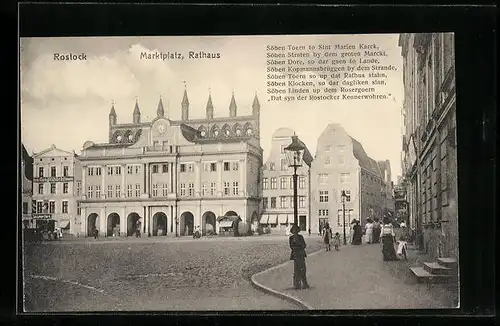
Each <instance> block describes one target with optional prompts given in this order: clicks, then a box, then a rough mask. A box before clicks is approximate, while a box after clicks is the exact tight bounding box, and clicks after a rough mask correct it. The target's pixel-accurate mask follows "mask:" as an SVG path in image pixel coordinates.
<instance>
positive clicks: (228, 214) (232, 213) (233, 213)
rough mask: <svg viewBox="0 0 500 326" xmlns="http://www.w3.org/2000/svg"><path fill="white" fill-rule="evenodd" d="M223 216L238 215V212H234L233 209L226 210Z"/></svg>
mask: <svg viewBox="0 0 500 326" xmlns="http://www.w3.org/2000/svg"><path fill="white" fill-rule="evenodd" d="M224 216H238V213H236V212H235V211H227V212H226V214H224Z"/></svg>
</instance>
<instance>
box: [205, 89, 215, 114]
mask: <svg viewBox="0 0 500 326" xmlns="http://www.w3.org/2000/svg"><path fill="white" fill-rule="evenodd" d="M205 111H206V113H207V119H213V118H214V106H213V104H212V93H211V92H210V88H208V101H207V107H206V108H205Z"/></svg>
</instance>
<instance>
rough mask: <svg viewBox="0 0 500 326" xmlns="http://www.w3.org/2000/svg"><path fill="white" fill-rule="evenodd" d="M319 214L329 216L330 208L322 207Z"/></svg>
mask: <svg viewBox="0 0 500 326" xmlns="http://www.w3.org/2000/svg"><path fill="white" fill-rule="evenodd" d="M318 215H319V216H328V209H320V210H319V211H318Z"/></svg>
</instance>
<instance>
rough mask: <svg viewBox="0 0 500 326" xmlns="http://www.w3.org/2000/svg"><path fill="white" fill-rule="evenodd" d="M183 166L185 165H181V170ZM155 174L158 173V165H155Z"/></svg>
mask: <svg viewBox="0 0 500 326" xmlns="http://www.w3.org/2000/svg"><path fill="white" fill-rule="evenodd" d="M182 166H183V164H181V168H182ZM181 170H182V169H181ZM181 172H183V171H181ZM153 173H158V165H156V164H154V165H153Z"/></svg>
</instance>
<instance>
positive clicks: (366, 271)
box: [254, 244, 458, 310]
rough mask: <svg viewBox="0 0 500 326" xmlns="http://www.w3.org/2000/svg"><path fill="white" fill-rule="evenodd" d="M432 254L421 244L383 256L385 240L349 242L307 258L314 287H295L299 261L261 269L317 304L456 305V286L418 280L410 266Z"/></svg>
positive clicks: (281, 288) (266, 278)
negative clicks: (400, 254) (402, 254)
mask: <svg viewBox="0 0 500 326" xmlns="http://www.w3.org/2000/svg"><path fill="white" fill-rule="evenodd" d="M421 261H429V260H426V258H425V257H424V256H420V255H418V254H417V252H416V251H415V250H409V251H408V261H404V260H401V261H389V262H384V261H383V260H382V253H381V247H380V245H379V244H371V245H370V244H363V245H361V246H351V245H347V246H346V247H342V248H341V250H340V251H339V252H335V251H333V250H332V251H329V252H326V251H323V252H320V253H318V254H316V255H310V256H309V257H308V258H307V276H308V281H309V283H310V286H311V288H310V289H309V290H295V289H293V287H292V278H291V275H292V272H293V265H292V264H291V263H287V264H285V265H284V266H281V267H278V268H275V269H272V270H270V271H267V272H263V273H260V274H258V275H256V276H255V277H254V280H255V281H257V282H258V283H260V284H262V285H264V286H266V287H268V288H270V289H272V290H275V291H277V292H281V293H284V294H286V295H288V296H292V297H295V298H297V299H299V300H301V301H302V302H304V303H306V304H307V305H308V306H309V307H310V308H312V309H325V310H326V309H328V310H329V309H339V310H341V309H433V308H452V307H455V306H456V302H457V300H458V296H457V293H456V292H454V289H453V287H452V286H451V287H450V286H449V285H444V284H433V285H432V287H431V288H430V289H429V288H428V287H427V285H425V284H417V282H416V280H415V279H414V278H413V277H412V276H411V275H410V272H409V266H415V265H418V264H419V263H420V262H421Z"/></svg>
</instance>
